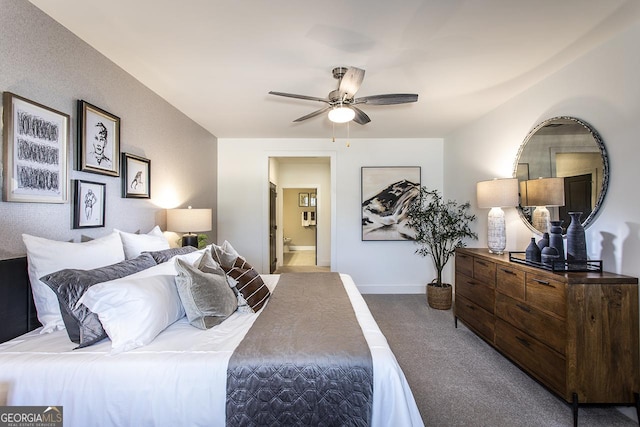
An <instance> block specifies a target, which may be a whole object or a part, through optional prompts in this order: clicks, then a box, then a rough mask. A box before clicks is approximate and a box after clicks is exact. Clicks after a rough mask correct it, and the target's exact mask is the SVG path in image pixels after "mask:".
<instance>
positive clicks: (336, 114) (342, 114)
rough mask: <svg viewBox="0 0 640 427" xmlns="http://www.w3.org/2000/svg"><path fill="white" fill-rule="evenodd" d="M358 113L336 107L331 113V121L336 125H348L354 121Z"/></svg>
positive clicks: (347, 108)
mask: <svg viewBox="0 0 640 427" xmlns="http://www.w3.org/2000/svg"><path fill="white" fill-rule="evenodd" d="M355 116H356V112H355V111H353V110H352V109H351V108H349V107H343V106H340V107H335V108H333V109H332V110H331V111H329V120H331V121H332V122H334V123H347V122H350V121H351V120H353V118H354V117H355Z"/></svg>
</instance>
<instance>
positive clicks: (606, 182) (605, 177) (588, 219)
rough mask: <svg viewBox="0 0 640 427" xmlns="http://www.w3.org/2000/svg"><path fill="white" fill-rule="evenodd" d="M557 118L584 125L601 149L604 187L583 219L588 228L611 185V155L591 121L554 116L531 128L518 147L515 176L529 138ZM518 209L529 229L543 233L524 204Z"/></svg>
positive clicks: (583, 223) (514, 167)
mask: <svg viewBox="0 0 640 427" xmlns="http://www.w3.org/2000/svg"><path fill="white" fill-rule="evenodd" d="M556 120H572V121H574V122H576V123H578V124H580V125H582V127H584V128H585V129H586V130H587V131H588V132H589V134H590V135H591V137H592V138H593V140H594V141H595V143H596V145H597V146H598V149H599V150H600V156H601V157H602V175H603V176H602V187H601V188H600V192H599V194H598V200H596V203H595V205H594V207H593V209H592V210H591V213H590V214H589V216H588V217H586V218H584V219H583V220H582V225H583V226H584V228H585V229H586V228H587V227H588V226H589V225H591V223H592V222H593V220H594V219H595V218H596V216H597V215H598V213H599V211H600V209H601V208H602V204H603V202H604V197H605V195H606V194H607V188H608V187H609V156H608V155H607V150H606V148H605V146H604V142H603V141H602V138H601V137H600V134H599V133H598V132H597V131H596V130H595V128H594V127H593V126H591V125H590V124H589V123H587V122H585V121H584V120H580V119H578V118H576V117H571V116H557V117H552V118H550V119H546V120H544V121H542V122H540V123H538V124H537V125H536V126H535V127H534V128H533V129H531V131H529V133H528V134H527V136H526V138H525V139H524V141H523V142H522V144H521V145H520V148H519V149H518V154H517V155H516V159H515V162H514V163H513V177H514V178H517V177H518V176H517V170H518V163H519V162H520V157H521V156H522V152H523V151H524V149H525V147H526V146H527V143H528V142H529V140H530V139H531V138H532V137H533V136H534V135H535V134H536V132H538V131H539V130H540V129H542V128H544V127H545V126H547V125H548V124H550V123H552V122H554V121H556ZM516 209H518V215H520V219H522V222H524V223H525V224H526V226H527V227H529V229H530V230H531V231H533V232H534V233H535V234H538V235H541V234H542V233H541V232H540V231H539V230H538V229H536V228H535V227H534V226H533V224H531V223H530V222H529V221H528V220H527V218H526V216H525V215H524V212H523V209H522V206H520V205H518V206H517V207H516Z"/></svg>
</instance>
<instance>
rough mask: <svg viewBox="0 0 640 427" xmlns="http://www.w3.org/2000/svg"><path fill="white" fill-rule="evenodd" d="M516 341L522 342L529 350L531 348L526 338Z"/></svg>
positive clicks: (518, 338)
mask: <svg viewBox="0 0 640 427" xmlns="http://www.w3.org/2000/svg"><path fill="white" fill-rule="evenodd" d="M516 339H517V340H518V341H519V342H520V344H522V345H523V346H525V347H527V348H529V347H531V343H530V342H529V341H527V340H525V339H524V338H520V337H516Z"/></svg>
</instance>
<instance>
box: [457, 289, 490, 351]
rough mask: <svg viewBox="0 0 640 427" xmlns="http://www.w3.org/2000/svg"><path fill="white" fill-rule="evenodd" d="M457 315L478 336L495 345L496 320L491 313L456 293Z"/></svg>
mask: <svg viewBox="0 0 640 427" xmlns="http://www.w3.org/2000/svg"><path fill="white" fill-rule="evenodd" d="M455 315H456V317H458V318H460V319H462V321H464V323H465V324H466V325H467V326H469V328H471V329H473V330H474V331H475V332H476V333H477V334H478V335H480V336H482V337H483V338H484V339H486V340H487V341H489V342H490V343H493V328H494V324H495V318H494V317H493V315H492V314H491V313H489V312H488V311H486V310H485V309H483V308H482V307H480V306H479V305H477V304H474V303H473V302H471V301H469V300H468V299H466V298H465V297H463V296H461V295H458V294H457V293H456V302H455Z"/></svg>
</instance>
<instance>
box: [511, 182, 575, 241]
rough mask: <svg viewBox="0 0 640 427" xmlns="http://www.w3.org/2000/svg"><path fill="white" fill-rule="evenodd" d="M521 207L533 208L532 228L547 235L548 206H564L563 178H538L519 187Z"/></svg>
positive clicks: (548, 221) (548, 223)
mask: <svg viewBox="0 0 640 427" xmlns="http://www.w3.org/2000/svg"><path fill="white" fill-rule="evenodd" d="M520 204H521V205H522V206H531V207H535V209H534V211H533V215H532V218H531V225H533V228H535V229H536V230H538V231H540V232H541V233H548V232H549V228H550V219H551V216H550V214H549V209H547V207H549V206H564V178H538V179H530V180H528V181H524V185H521V201H520Z"/></svg>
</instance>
